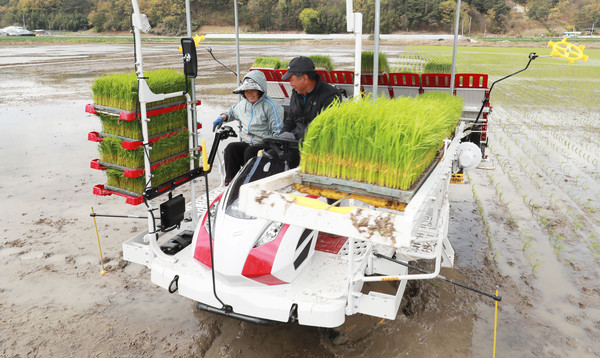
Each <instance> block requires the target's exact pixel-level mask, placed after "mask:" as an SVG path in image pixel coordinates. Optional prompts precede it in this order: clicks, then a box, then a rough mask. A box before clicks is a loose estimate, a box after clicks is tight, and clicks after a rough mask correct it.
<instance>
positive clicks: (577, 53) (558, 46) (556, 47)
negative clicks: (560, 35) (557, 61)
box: [548, 38, 588, 65]
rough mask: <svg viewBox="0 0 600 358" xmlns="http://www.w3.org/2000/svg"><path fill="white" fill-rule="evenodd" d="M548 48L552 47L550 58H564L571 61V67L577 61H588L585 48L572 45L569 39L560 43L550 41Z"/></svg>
mask: <svg viewBox="0 0 600 358" xmlns="http://www.w3.org/2000/svg"><path fill="white" fill-rule="evenodd" d="M548 46H549V47H552V52H550V56H553V57H556V56H558V57H561V58H564V59H565V60H568V61H569V65H572V64H573V62H575V61H579V60H583V61H587V60H588V56H587V55H584V54H583V50H584V49H585V46H583V45H581V46H575V45H573V44H572V43H569V42H567V38H564V39H562V41H560V42H553V41H550V42H548Z"/></svg>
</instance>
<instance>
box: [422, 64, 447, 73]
mask: <svg viewBox="0 0 600 358" xmlns="http://www.w3.org/2000/svg"><path fill="white" fill-rule="evenodd" d="M423 72H424V73H451V72H452V63H451V62H440V61H429V62H427V63H426V64H425V68H424V70H423Z"/></svg>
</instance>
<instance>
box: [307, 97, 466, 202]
mask: <svg viewBox="0 0 600 358" xmlns="http://www.w3.org/2000/svg"><path fill="white" fill-rule="evenodd" d="M461 113H462V99H461V98H459V97H456V96H452V95H450V94H447V93H442V92H430V93H426V94H424V95H421V96H419V97H416V98H408V97H403V98H398V99H387V98H378V99H377V100H376V101H374V102H373V100H372V99H371V98H368V97H367V98H363V99H361V100H358V101H348V102H343V103H339V102H338V103H335V104H334V105H332V106H331V107H329V108H328V109H327V110H326V111H323V112H322V113H321V114H320V115H319V116H317V117H316V118H315V119H314V120H313V122H312V123H311V125H310V127H309V129H308V132H307V134H306V136H305V139H304V143H303V145H302V148H301V151H302V156H301V163H300V165H301V167H302V169H301V170H302V171H303V172H305V173H309V174H315V175H322V176H329V177H335V178H341V179H346V180H354V181H358V182H364V183H369V184H375V185H379V186H384V187H389V188H395V189H401V190H408V189H410V187H411V186H412V184H413V183H414V182H415V181H416V180H417V179H418V178H419V176H420V175H421V173H422V172H423V171H424V170H425V169H426V168H427V167H428V166H429V164H430V163H431V162H432V161H433V159H434V158H435V156H436V154H437V152H438V150H439V149H440V148H441V146H442V141H443V139H444V138H447V137H449V136H450V135H451V134H452V132H453V131H454V128H455V127H456V124H457V123H458V120H459V118H460V115H461Z"/></svg>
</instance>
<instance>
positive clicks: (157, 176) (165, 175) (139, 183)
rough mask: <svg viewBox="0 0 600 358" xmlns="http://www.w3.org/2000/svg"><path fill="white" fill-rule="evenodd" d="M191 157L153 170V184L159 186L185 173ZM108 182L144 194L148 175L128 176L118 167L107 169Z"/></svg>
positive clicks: (113, 185)
mask: <svg viewBox="0 0 600 358" xmlns="http://www.w3.org/2000/svg"><path fill="white" fill-rule="evenodd" d="M189 166H190V161H189V158H188V157H187V156H186V157H183V158H179V159H176V160H173V161H171V162H168V163H166V164H164V165H161V166H160V167H158V168H156V169H155V170H153V171H152V185H153V186H157V185H160V184H163V183H165V182H167V181H169V180H171V179H174V178H176V177H178V176H180V175H183V174H185V173H186V172H187V171H188V170H189ZM106 176H107V179H108V180H107V184H108V185H110V186H112V187H115V188H120V189H123V190H127V191H130V192H133V193H136V194H142V193H143V192H144V190H145V189H146V177H145V176H144V175H142V176H141V177H138V178H127V177H125V176H123V172H122V171H119V170H116V169H106Z"/></svg>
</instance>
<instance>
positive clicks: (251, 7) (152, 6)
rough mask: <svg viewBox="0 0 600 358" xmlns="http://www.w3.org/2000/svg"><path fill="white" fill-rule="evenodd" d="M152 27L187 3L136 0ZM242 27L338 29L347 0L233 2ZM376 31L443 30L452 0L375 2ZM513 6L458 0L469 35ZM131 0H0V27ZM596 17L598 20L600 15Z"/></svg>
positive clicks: (102, 12) (166, 31) (565, 16)
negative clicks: (378, 6)
mask: <svg viewBox="0 0 600 358" xmlns="http://www.w3.org/2000/svg"><path fill="white" fill-rule="evenodd" d="M513 2H514V3H517V4H521V5H523V6H525V7H526V9H527V12H526V15H527V16H528V17H529V18H531V19H534V20H537V21H540V22H542V23H548V22H552V21H562V22H570V23H573V24H575V25H582V26H584V27H587V26H590V25H587V24H588V23H590V22H594V21H595V18H596V17H599V15H600V0H514V1H513ZM374 3H375V0H354V11H355V12H362V13H363V32H364V33H372V32H373V27H374V25H373V24H374V17H375V14H374ZM139 4H140V8H141V11H142V12H143V13H145V14H146V15H147V16H148V19H149V21H150V24H151V25H152V27H153V29H152V32H153V33H156V34H160V35H181V34H183V33H184V32H185V29H186V26H185V1H184V0H180V1H173V0H139ZM237 4H238V14H239V21H240V25H241V26H244V27H247V28H249V29H250V30H252V31H305V32H307V33H315V34H319V33H343V32H345V30H346V2H345V0H237ZM380 4H381V13H380V14H381V21H380V30H381V33H392V32H395V31H406V32H409V31H440V32H449V31H451V29H452V26H453V24H454V13H455V9H456V1H455V0H380ZM190 9H191V12H192V18H193V23H192V25H193V27H194V28H197V27H199V26H202V25H226V26H230V25H233V23H234V0H190ZM511 10H512V8H511V6H509V5H508V4H507V0H463V1H462V6H461V17H462V19H468V26H469V28H470V29H472V31H473V32H474V33H478V32H483V31H487V32H491V33H504V32H506V31H507V29H508V26H509V23H510V20H511V16H513V12H512V11H511ZM130 13H131V1H130V0H0V26H2V27H4V26H9V25H24V26H25V27H27V28H29V29H32V30H33V29H51V30H65V31H81V30H88V29H94V30H95V31H97V32H106V31H127V30H129V29H130V28H131V24H130V22H131V21H130V17H129V14H130ZM599 20H600V18H599Z"/></svg>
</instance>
